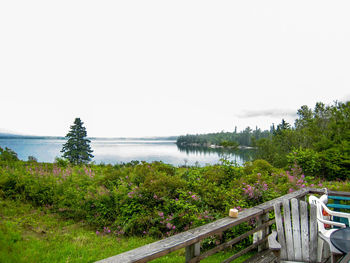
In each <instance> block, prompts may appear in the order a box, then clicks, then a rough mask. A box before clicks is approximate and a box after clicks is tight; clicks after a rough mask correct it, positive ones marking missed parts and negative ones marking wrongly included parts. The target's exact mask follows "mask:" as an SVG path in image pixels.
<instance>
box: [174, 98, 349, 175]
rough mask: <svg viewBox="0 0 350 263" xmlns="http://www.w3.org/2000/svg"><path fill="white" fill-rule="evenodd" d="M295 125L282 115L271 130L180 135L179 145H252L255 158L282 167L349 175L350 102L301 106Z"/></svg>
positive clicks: (313, 172)
mask: <svg viewBox="0 0 350 263" xmlns="http://www.w3.org/2000/svg"><path fill="white" fill-rule="evenodd" d="M297 116H298V117H297V119H296V120H295V123H294V124H293V125H292V124H290V123H287V122H286V121H285V120H283V119H282V121H281V123H280V124H278V125H277V127H275V126H274V125H272V126H271V128H270V131H267V130H265V131H261V130H260V129H259V128H257V127H256V128H255V130H252V129H251V128H250V127H247V128H246V129H245V130H243V131H241V132H237V129H235V131H234V132H220V133H210V134H197V135H185V136H179V137H178V139H177V144H178V145H179V146H182V147H185V146H191V147H195V146H201V147H203V146H206V147H209V146H211V145H216V146H224V147H225V146H232V147H238V146H253V147H256V148H257V154H256V157H255V159H264V160H266V161H268V162H269V163H271V164H272V165H274V166H275V167H279V168H288V167H290V166H291V165H293V164H294V163H297V164H298V165H300V166H301V168H302V169H303V171H304V172H305V174H306V175H313V176H322V177H325V178H327V179H336V178H338V179H346V178H348V177H349V176H350V144H349V142H350V102H345V103H343V102H335V103H334V104H333V105H325V104H324V103H322V102H318V103H316V105H315V107H314V109H311V108H309V107H308V106H305V105H304V106H302V107H301V108H300V109H299V110H298V111H297Z"/></svg>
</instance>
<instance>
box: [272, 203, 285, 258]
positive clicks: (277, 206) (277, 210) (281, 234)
mask: <svg viewBox="0 0 350 263" xmlns="http://www.w3.org/2000/svg"><path fill="white" fill-rule="evenodd" d="M274 210H275V220H276V228H277V235H278V242H279V243H280V245H281V255H280V256H281V258H287V248H286V239H285V236H284V228H283V222H282V214H281V204H275V205H274Z"/></svg>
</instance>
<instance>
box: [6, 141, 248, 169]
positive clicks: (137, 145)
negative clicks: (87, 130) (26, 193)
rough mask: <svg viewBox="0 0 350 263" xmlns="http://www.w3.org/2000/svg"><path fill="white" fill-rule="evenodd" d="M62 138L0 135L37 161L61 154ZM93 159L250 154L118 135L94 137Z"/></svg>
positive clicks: (192, 159)
mask: <svg viewBox="0 0 350 263" xmlns="http://www.w3.org/2000/svg"><path fill="white" fill-rule="evenodd" d="M65 142H66V141H65V140H63V139H51V138H50V139H22V138H21V139H19V138H11V139H8V138H6V139H0V146H1V147H2V148H4V147H8V148H10V149H12V150H14V151H15V152H16V153H17V154H18V158H19V159H21V160H27V159H28V156H34V157H35V158H37V159H38V161H39V162H53V161H54V160H55V158H56V157H60V156H61V152H60V151H61V149H62V145H63V144H64V143H65ZM91 148H92V149H93V151H94V152H93V155H94V158H93V161H95V162H96V163H97V164H99V163H101V162H102V163H106V164H117V163H122V162H125V163H126V162H130V161H132V160H138V161H147V162H152V161H162V162H164V163H169V164H173V165H175V166H179V165H184V164H187V165H195V164H197V165H200V166H203V165H206V164H216V163H218V162H219V161H220V159H221V158H223V157H224V158H227V159H228V160H231V161H235V162H236V163H237V164H238V165H242V164H243V163H244V162H245V161H248V160H249V159H250V158H251V157H252V154H251V152H250V151H248V150H240V151H228V150H223V149H208V148H198V147H196V148H194V147H187V148H179V147H178V146H177V145H176V144H175V141H169V140H130V139H128V140H120V139H118V140H117V139H93V140H91Z"/></svg>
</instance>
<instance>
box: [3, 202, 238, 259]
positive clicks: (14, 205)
mask: <svg viewBox="0 0 350 263" xmlns="http://www.w3.org/2000/svg"><path fill="white" fill-rule="evenodd" d="M154 241H156V240H155V239H154V238H151V237H130V238H127V237H123V238H117V237H116V236H114V235H111V234H110V235H101V234H100V235H97V234H96V231H95V230H94V229H91V228H89V227H88V226H87V225H85V224H84V223H83V222H80V223H76V222H74V221H72V220H63V219H62V218H60V217H59V216H58V215H55V214H51V213H49V212H48V211H47V209H45V208H34V207H33V206H32V205H30V204H24V203H22V202H19V201H12V200H4V199H0V262H1V263H10V262H94V261H97V260H100V259H103V258H107V257H110V256H113V255H116V254H119V253H122V252H124V251H127V250H130V249H133V248H136V247H139V246H142V245H145V244H147V243H151V242H154ZM230 255H231V253H228V252H227V253H218V254H216V255H214V256H213V257H211V258H208V259H206V260H204V261H203V262H213V263H214V262H221V261H222V260H224V259H225V258H227V257H229V256H230ZM242 261H243V259H242V258H241V259H239V260H237V261H236V262H242ZM152 262H170V263H172V262H173V263H175V262H184V250H179V251H176V252H174V253H172V254H170V255H167V256H165V257H163V258H160V259H157V260H154V261H152Z"/></svg>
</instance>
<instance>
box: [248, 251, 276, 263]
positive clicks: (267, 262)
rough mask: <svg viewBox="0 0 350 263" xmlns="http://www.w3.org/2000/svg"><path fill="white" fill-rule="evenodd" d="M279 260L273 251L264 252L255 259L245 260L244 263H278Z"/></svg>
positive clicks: (255, 256) (254, 257)
mask: <svg viewBox="0 0 350 263" xmlns="http://www.w3.org/2000/svg"><path fill="white" fill-rule="evenodd" d="M277 262H279V259H278V258H277V257H276V256H275V254H274V253H272V251H271V250H268V249H267V250H264V251H262V252H260V253H257V254H256V255H254V256H253V257H251V258H249V259H247V260H245V261H244V262H243V263H277Z"/></svg>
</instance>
